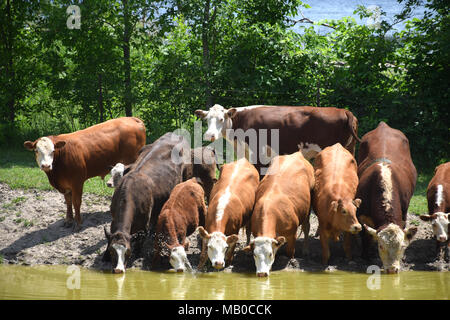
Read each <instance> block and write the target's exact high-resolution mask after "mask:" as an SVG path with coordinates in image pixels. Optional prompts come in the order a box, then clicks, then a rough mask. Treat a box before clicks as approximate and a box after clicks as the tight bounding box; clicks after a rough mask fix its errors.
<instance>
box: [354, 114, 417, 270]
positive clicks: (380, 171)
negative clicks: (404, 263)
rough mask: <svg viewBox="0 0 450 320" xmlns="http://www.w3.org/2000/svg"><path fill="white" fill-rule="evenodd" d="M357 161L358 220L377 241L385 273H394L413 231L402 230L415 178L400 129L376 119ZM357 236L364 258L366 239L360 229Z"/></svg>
mask: <svg viewBox="0 0 450 320" xmlns="http://www.w3.org/2000/svg"><path fill="white" fill-rule="evenodd" d="M358 163H359V165H358V177H359V185H358V190H357V193H356V196H357V197H358V198H360V199H361V200H362V203H361V206H360V207H359V208H358V211H357V216H358V219H359V221H360V222H361V223H364V227H365V229H366V230H367V231H368V234H370V235H371V236H372V237H373V238H374V239H375V240H377V241H378V252H379V255H380V258H381V260H382V262H383V266H384V269H385V270H386V272H388V273H397V272H398V271H399V270H400V260H401V259H402V257H403V254H404V251H405V249H406V247H407V246H408V244H409V242H410V240H411V239H412V238H413V237H414V235H415V234H416V232H417V228H416V227H411V228H409V229H405V226H406V215H407V212H408V206H409V201H410V200H411V197H412V195H413V192H414V188H415V185H416V179H417V172H416V168H415V167H414V164H413V162H412V160H411V154H410V151H409V141H408V139H407V138H406V136H405V135H404V134H403V133H402V132H401V131H399V130H396V129H393V128H391V127H389V126H388V125H387V124H386V123H384V122H380V124H379V125H378V127H377V128H376V129H374V130H372V131H370V132H368V133H367V134H365V135H364V137H363V138H362V143H361V145H360V149H359V157H358ZM361 237H362V245H363V256H365V257H366V258H368V257H369V248H370V238H369V237H368V235H367V233H366V232H365V231H364V230H363V232H361Z"/></svg>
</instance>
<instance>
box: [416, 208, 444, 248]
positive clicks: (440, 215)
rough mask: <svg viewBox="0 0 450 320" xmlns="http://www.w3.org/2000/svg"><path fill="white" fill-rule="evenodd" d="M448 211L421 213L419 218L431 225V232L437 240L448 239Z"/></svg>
mask: <svg viewBox="0 0 450 320" xmlns="http://www.w3.org/2000/svg"><path fill="white" fill-rule="evenodd" d="M448 215H449V214H448V213H444V212H436V213H433V214H432V215H428V214H423V215H421V216H420V219H422V220H423V221H428V222H430V223H431V226H432V227H433V234H434V235H435V236H436V240H437V241H439V242H446V241H447V240H448Z"/></svg>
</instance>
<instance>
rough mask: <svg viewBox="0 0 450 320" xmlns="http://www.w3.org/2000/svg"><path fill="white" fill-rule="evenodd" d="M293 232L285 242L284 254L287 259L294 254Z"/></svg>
mask: <svg viewBox="0 0 450 320" xmlns="http://www.w3.org/2000/svg"><path fill="white" fill-rule="evenodd" d="M295 235H296V234H295V233H294V235H293V236H292V237H289V239H288V241H287V244H286V256H287V257H288V258H289V259H292V258H294V254H295V240H296V239H295Z"/></svg>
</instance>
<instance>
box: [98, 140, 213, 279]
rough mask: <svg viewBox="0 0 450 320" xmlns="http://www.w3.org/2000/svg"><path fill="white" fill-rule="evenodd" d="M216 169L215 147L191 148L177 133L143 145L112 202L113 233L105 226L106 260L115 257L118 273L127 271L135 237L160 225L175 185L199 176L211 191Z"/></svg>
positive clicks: (114, 270) (206, 188) (104, 257)
mask: <svg viewBox="0 0 450 320" xmlns="http://www.w3.org/2000/svg"><path fill="white" fill-rule="evenodd" d="M194 151H200V152H198V153H199V154H202V159H197V156H196V155H194V153H195V152H194ZM186 160H187V161H186ZM192 160H194V161H192ZM200 160H202V161H204V162H203V163H202V162H200ZM199 162H200V163H199ZM215 169H216V164H215V158H214V152H213V150H212V149H210V148H207V147H206V148H199V149H198V150H197V149H194V150H191V148H190V145H189V143H188V141H187V140H186V139H184V137H183V136H180V135H177V134H174V133H166V134H165V135H163V136H162V137H160V138H159V139H158V140H156V141H155V142H154V143H152V144H150V145H147V146H145V147H143V148H142V150H141V152H140V155H139V158H138V159H137V160H136V162H135V163H134V164H133V165H132V166H131V168H130V171H129V172H128V173H127V174H126V175H124V176H123V178H122V179H121V180H120V182H119V185H118V186H117V187H116V189H115V192H114V195H113V197H112V201H111V215H112V221H111V228H110V232H108V231H107V230H106V229H105V236H106V238H107V240H108V246H107V248H106V251H105V253H104V255H103V260H105V261H109V260H111V258H113V259H112V260H113V261H112V262H113V264H112V265H113V272H114V273H122V272H125V267H126V263H127V259H128V258H129V256H130V255H131V236H132V235H133V234H135V233H137V232H140V231H144V232H147V231H149V230H150V227H152V226H154V225H156V222H157V219H158V216H159V214H160V211H161V209H162V207H163V205H164V203H165V202H166V201H167V199H168V198H169V196H170V193H171V192H172V190H173V188H174V187H175V186H176V185H177V184H179V183H181V182H183V181H186V180H188V179H191V178H192V177H193V176H197V177H199V178H200V179H201V180H202V182H203V184H204V186H205V194H209V193H210V190H211V189H209V188H210V187H211V186H212V185H213V183H214V180H215Z"/></svg>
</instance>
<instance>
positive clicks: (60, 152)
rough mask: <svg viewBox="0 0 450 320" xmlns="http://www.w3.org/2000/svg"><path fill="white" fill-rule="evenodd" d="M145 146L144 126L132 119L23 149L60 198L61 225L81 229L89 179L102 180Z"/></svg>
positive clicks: (27, 144) (43, 140)
mask: <svg viewBox="0 0 450 320" xmlns="http://www.w3.org/2000/svg"><path fill="white" fill-rule="evenodd" d="M144 144H145V126H144V123H143V122H142V121H141V120H140V119H138V118H134V117H123V118H118V119H113V120H108V121H106V122H103V123H100V124H97V125H94V126H92V127H89V128H86V129H84V130H80V131H77V132H73V133H68V134H60V135H57V136H48V137H42V138H39V139H37V140H36V141H34V142H31V141H25V143H24V146H25V148H27V149H28V150H30V151H34V152H35V154H36V162H37V164H38V166H39V168H40V169H42V170H43V171H44V172H45V173H46V174H47V177H48V181H49V182H50V184H51V185H52V186H53V187H54V188H55V189H56V190H58V191H59V192H61V193H62V194H64V198H65V200H66V205H67V213H66V220H65V225H66V226H71V225H72V224H73V214H72V205H73V207H74V209H75V222H76V224H75V228H76V229H79V228H80V226H81V215H80V206H81V196H82V193H83V184H84V182H85V181H86V180H87V179H89V178H92V177H95V176H100V177H101V178H102V179H103V178H104V177H105V175H106V174H108V172H109V170H110V168H111V166H113V165H115V164H116V163H117V162H122V163H124V164H130V163H133V162H134V161H135V160H136V158H137V157H138V152H139V150H140V149H141V148H142V147H143V146H144Z"/></svg>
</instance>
